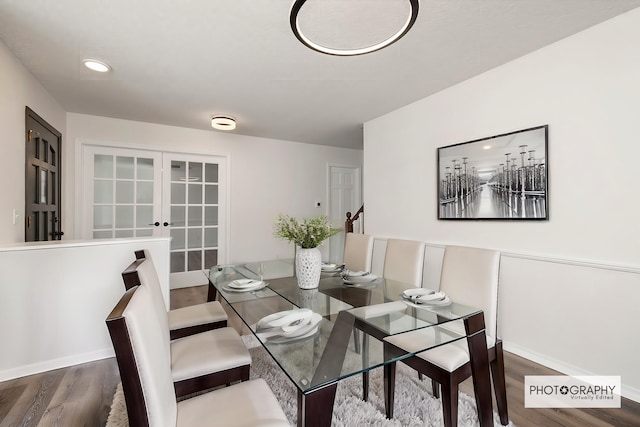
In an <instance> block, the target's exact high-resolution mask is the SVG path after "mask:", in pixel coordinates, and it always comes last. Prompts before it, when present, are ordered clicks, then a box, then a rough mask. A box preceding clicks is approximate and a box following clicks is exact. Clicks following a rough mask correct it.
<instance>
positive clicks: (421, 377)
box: [418, 372, 424, 381]
mask: <svg viewBox="0 0 640 427" xmlns="http://www.w3.org/2000/svg"><path fill="white" fill-rule="evenodd" d="M423 378H424V375H422V372H418V379H419V380H420V381H422V379H423Z"/></svg>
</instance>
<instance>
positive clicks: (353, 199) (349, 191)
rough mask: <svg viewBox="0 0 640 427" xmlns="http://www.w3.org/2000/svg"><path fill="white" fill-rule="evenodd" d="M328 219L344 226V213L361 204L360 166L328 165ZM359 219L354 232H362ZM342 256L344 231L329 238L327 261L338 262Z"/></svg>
mask: <svg viewBox="0 0 640 427" xmlns="http://www.w3.org/2000/svg"><path fill="white" fill-rule="evenodd" d="M327 175H328V181H329V183H328V187H329V206H328V214H327V216H328V217H329V221H330V222H331V224H332V225H333V226H334V227H338V228H344V222H345V219H346V213H347V212H351V213H355V212H356V211H357V210H358V209H360V206H361V205H362V195H361V194H362V186H361V178H360V177H361V172H360V167H355V166H343V165H331V164H330V165H329V166H328V174H327ZM360 227H361V220H358V221H356V222H355V223H354V232H362V231H361V229H360ZM343 257H344V231H343V232H340V233H338V234H336V235H335V236H333V237H331V238H330V239H329V261H330V262H335V263H339V262H342V259H343Z"/></svg>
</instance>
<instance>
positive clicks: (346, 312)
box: [208, 259, 493, 427]
mask: <svg viewBox="0 0 640 427" xmlns="http://www.w3.org/2000/svg"><path fill="white" fill-rule="evenodd" d="M252 281H255V283H258V284H259V285H258V286H257V287H255V286H254V287H248V288H242V287H232V286H230V285H231V284H237V283H254V282H252ZM260 282H264V283H262V284H260ZM409 288H412V286H408V285H406V284H402V283H399V282H394V281H390V280H384V279H382V278H376V279H375V280H372V281H368V282H363V283H356V284H345V283H344V281H343V279H342V277H341V276H340V274H339V270H338V269H336V270H334V271H328V272H323V273H322V277H321V279H320V284H319V286H318V288H317V289H311V290H304V289H300V288H299V287H298V285H297V281H296V278H295V277H294V268H293V260H282V259H281V260H272V261H265V262H254V263H247V264H238V265H219V266H214V267H212V268H211V269H210V271H209V290H208V300H209V301H212V300H215V299H218V297H221V298H223V299H224V301H225V302H226V303H227V304H228V305H229V306H230V307H231V308H232V309H233V310H234V311H235V313H236V314H237V315H238V317H239V318H240V319H241V320H242V321H243V322H244V323H245V325H246V326H247V327H248V328H249V329H250V330H251V332H252V333H253V334H254V335H255V336H256V338H257V339H258V340H259V341H260V343H261V344H262V346H263V347H264V349H265V350H266V351H267V352H268V353H269V354H270V355H271V357H272V358H273V360H274V361H275V363H276V364H277V365H278V366H279V367H280V369H282V371H283V372H284V373H285V375H286V376H287V377H288V378H289V379H290V380H291V382H293V384H295V386H296V387H297V390H298V418H297V423H298V426H309V427H310V426H330V425H331V418H332V411H333V403H334V400H335V394H336V388H337V384H338V382H339V381H340V380H342V379H344V378H347V377H350V376H353V375H362V381H363V398H364V399H365V400H366V399H367V398H368V384H369V371H370V370H371V369H374V368H378V367H383V368H385V371H384V375H385V377H386V376H387V375H392V372H395V370H390V367H391V366H395V365H394V363H395V362H398V361H402V360H403V359H405V358H407V357H410V356H413V355H415V354H416V353H419V352H422V351H425V350H428V349H430V348H434V347H438V346H440V345H443V344H447V343H450V342H453V341H458V340H463V339H466V340H467V341H468V344H469V349H470V355H471V357H470V359H471V370H472V376H473V379H474V381H473V382H474V391H475V395H476V405H477V408H478V418H479V420H480V425H481V426H485V425H487V426H489V425H493V409H492V399H491V383H490V374H489V363H488V353H487V346H486V336H485V330H484V329H485V325H484V316H483V313H482V310H480V309H478V308H474V307H470V306H465V305H461V304H457V303H456V302H455V301H452V302H451V303H450V304H447V305H444V306H422V305H419V306H418V305H416V304H413V303H412V302H410V301H407V300H405V299H404V298H403V291H404V290H406V289H409ZM301 309H308V310H301ZM288 313H293V315H298V314H299V315H303V314H304V315H306V314H307V313H309V314H312V316H313V317H312V319H314V320H315V322H313V323H311V322H309V323H307V326H310V327H307V328H306V329H305V330H299V332H300V333H286V332H282V330H281V329H280V328H277V329H278V331H279V332H280V333H279V334H273V333H271V332H270V331H273V330H274V329H267V330H266V332H265V329H264V325H265V324H278V321H279V320H278V319H286V318H285V317H284V314H288ZM272 319H275V320H272ZM292 319H295V317H294V318H292ZM299 320H300V319H299ZM304 320H305V322H307V318H305V319H304ZM284 322H287V320H284ZM296 322H297V321H293V322H292V323H291V324H292V325H295V323H296ZM280 323H282V321H281V322H280ZM298 323H299V321H298ZM427 328H428V329H427ZM282 329H285V330H286V327H283V328H282ZM290 329H291V330H295V327H290ZM418 329H424V330H425V331H428V332H429V336H430V340H429V341H428V342H427V341H425V344H424V346H425V348H420V349H419V350H417V351H415V352H407V351H405V350H403V349H401V348H398V347H396V346H394V345H393V340H392V339H391V340H390V339H389V338H392V337H393V336H395V335H398V334H402V333H404V332H410V331H415V330H418ZM384 391H385V399H389V398H393V392H392V389H391V388H390V387H388V386H385V390H384ZM389 415H390V414H387V416H389Z"/></svg>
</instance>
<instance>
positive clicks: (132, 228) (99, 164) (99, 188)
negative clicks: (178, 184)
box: [92, 154, 159, 239]
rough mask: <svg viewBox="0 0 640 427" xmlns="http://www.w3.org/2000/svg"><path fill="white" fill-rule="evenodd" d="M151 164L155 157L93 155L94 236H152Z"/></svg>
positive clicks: (154, 163) (154, 161) (153, 172)
mask: <svg viewBox="0 0 640 427" xmlns="http://www.w3.org/2000/svg"><path fill="white" fill-rule="evenodd" d="M154 167H159V165H157V164H156V159H154V158H147V157H138V156H124V155H117V154H95V155H94V156H93V200H92V205H93V206H92V207H93V225H92V237H93V238H94V239H108V238H114V237H150V236H153V235H154V230H155V228H156V227H157V226H156V225H155V221H154V202H155V200H154V194H155V192H154V186H155V185H156V184H155V182H154V177H155V171H154Z"/></svg>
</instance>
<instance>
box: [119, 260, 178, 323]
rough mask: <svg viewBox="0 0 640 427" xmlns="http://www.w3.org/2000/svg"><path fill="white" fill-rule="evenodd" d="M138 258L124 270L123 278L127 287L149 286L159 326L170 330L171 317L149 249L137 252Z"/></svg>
mask: <svg viewBox="0 0 640 427" xmlns="http://www.w3.org/2000/svg"><path fill="white" fill-rule="evenodd" d="M135 256H136V260H135V261H133V262H132V263H131V264H130V265H129V266H128V267H127V268H126V269H125V270H124V271H123V272H122V279H123V281H124V286H125V288H126V289H130V288H131V287H133V286H145V287H147V288H149V293H150V294H151V297H152V298H153V301H154V303H155V304H156V308H157V310H156V312H157V314H158V321H159V322H160V323H159V326H160V327H161V328H166V329H167V330H169V318H168V315H167V306H166V304H165V302H164V297H163V296H162V287H161V286H160V280H159V279H158V273H157V272H156V268H155V266H154V265H153V260H152V259H151V254H149V251H147V250H146V249H145V250H142V251H136V252H135Z"/></svg>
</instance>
